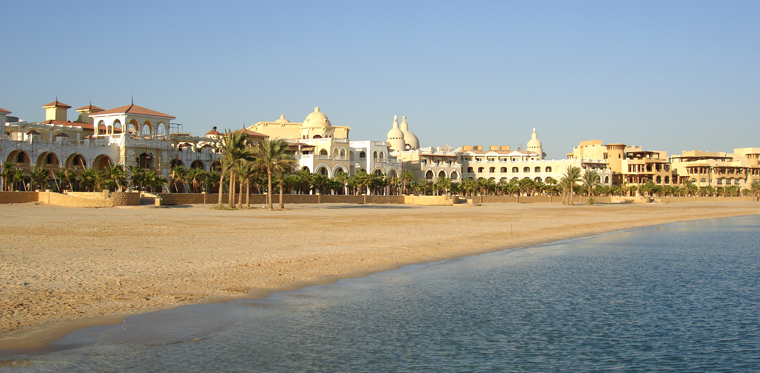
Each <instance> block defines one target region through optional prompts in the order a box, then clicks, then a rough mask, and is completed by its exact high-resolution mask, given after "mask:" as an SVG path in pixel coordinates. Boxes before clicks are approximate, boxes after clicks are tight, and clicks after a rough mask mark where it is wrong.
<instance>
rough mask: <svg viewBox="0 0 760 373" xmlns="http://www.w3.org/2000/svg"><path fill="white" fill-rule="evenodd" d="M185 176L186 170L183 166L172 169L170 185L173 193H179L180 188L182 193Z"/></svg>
mask: <svg viewBox="0 0 760 373" xmlns="http://www.w3.org/2000/svg"><path fill="white" fill-rule="evenodd" d="M187 175H188V170H187V169H186V168H185V166H174V167H172V175H171V183H172V184H173V185H174V191H175V192H177V193H179V192H180V191H179V188H182V191H183V192H184V190H185V180H186V179H187Z"/></svg>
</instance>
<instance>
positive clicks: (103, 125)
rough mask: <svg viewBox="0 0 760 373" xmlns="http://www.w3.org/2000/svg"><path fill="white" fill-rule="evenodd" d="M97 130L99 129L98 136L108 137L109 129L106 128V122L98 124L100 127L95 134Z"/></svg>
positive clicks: (97, 127)
mask: <svg viewBox="0 0 760 373" xmlns="http://www.w3.org/2000/svg"><path fill="white" fill-rule="evenodd" d="M101 127H102V128H101ZM95 129H97V131H98V135H108V127H106V122H105V121H102V120H101V121H100V122H98V125H97V126H96V127H95V128H94V129H93V132H95Z"/></svg>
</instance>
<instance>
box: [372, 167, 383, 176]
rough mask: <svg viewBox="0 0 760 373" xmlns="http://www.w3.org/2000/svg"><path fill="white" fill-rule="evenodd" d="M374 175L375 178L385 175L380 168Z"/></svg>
mask: <svg viewBox="0 0 760 373" xmlns="http://www.w3.org/2000/svg"><path fill="white" fill-rule="evenodd" d="M372 173H374V174H375V176H383V175H384V174H383V170H382V169H380V168H376V169H375V171H373V172H372Z"/></svg>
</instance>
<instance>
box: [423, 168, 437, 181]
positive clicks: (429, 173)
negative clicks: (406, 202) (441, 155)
mask: <svg viewBox="0 0 760 373" xmlns="http://www.w3.org/2000/svg"><path fill="white" fill-rule="evenodd" d="M433 177H435V174H434V173H433V171H431V170H427V172H425V179H427V180H433Z"/></svg>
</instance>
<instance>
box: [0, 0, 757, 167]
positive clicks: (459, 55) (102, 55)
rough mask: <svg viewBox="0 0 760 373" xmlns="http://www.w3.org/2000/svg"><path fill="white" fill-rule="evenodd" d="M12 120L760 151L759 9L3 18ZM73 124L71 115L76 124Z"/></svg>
mask: <svg viewBox="0 0 760 373" xmlns="http://www.w3.org/2000/svg"><path fill="white" fill-rule="evenodd" d="M2 8H3V18H4V21H3V24H4V25H3V26H4V27H3V30H2V31H0V47H2V52H1V53H2V55H3V58H2V62H0V77H2V82H1V83H0V84H2V87H3V89H2V93H0V107H2V108H4V109H7V110H10V111H12V112H13V114H12V115H17V116H19V117H21V118H22V119H26V120H29V121H41V120H43V119H44V110H43V109H42V108H41V107H40V106H41V105H43V104H45V103H48V102H50V101H53V100H54V99H55V97H56V96H58V99H59V100H60V101H62V102H64V103H67V104H69V105H72V106H73V107H74V108H77V107H80V106H84V105H86V104H87V103H88V102H90V101H92V103H93V104H94V105H97V106H100V107H102V108H104V109H110V108H114V107H117V106H121V105H126V104H129V102H130V99H131V97H132V96H133V95H134V100H135V104H137V105H141V106H145V107H148V108H150V109H153V110H157V111H161V112H164V113H168V114H171V115H174V116H176V117H177V119H176V122H178V123H183V124H184V125H185V130H186V131H190V132H192V133H193V134H197V135H199V134H203V133H205V132H207V131H208V130H209V129H210V128H211V127H212V126H218V127H219V128H220V129H224V128H233V129H234V128H240V127H241V126H242V125H243V124H244V123H245V124H246V125H250V124H253V123H255V122H258V121H263V120H275V119H277V118H278V117H279V115H280V114H285V115H286V117H287V118H288V119H290V120H291V121H299V122H300V121H303V119H304V118H305V117H306V115H308V114H309V113H310V112H311V111H312V110H313V108H314V106H319V107H321V108H322V111H323V112H324V113H325V114H327V116H328V117H329V118H330V120H331V121H332V123H333V124H334V125H348V126H350V127H352V128H353V129H352V131H351V138H352V139H353V140H366V139H372V140H384V139H385V136H386V133H387V132H388V130H389V129H390V128H391V124H392V122H393V116H394V115H399V116H404V115H405V116H407V117H408V118H409V119H408V120H409V124H410V130H411V131H413V132H414V133H415V134H416V135H417V137H419V139H420V142H421V145H422V146H438V145H442V144H444V143H447V144H449V145H452V146H461V145H467V144H481V145H496V144H504V145H511V146H512V147H513V148H516V147H517V146H518V145H520V144H522V145H523V146H524V145H525V144H526V143H527V141H528V140H529V139H530V133H531V130H532V128H534V127H535V128H537V130H538V133H539V138H540V139H541V140H542V141H543V144H544V149H545V151H546V153H547V155H548V156H549V157H550V158H564V154H565V153H567V152H569V151H572V147H573V146H575V145H577V144H578V142H579V141H581V140H589V139H600V140H603V141H604V142H605V143H607V142H623V143H626V144H630V145H640V146H643V147H644V148H645V149H649V150H667V151H668V154H672V153H674V152H676V153H680V152H681V151H682V150H692V149H698V150H711V151H729V152H730V151H732V150H733V149H734V148H738V147H750V146H754V147H760V136H758V128H760V1H630V2H625V1H519V2H511V1H493V2H488V1H468V2H464V1H461V2H447V1H428V2H418V1H398V2H393V1H381V2H366V1H346V2H327V1H315V2H300V1H266V2H263V1H262V2H255V1H240V2H225V1H217V2H208V1H181V2H180V1H176V2H174V1H146V2H142V1H126V2H101V1H92V2H79V1H47V2H43V1H4V2H3V7H2ZM74 114H76V113H75V112H74V111H73V110H70V113H69V118H70V119H71V118H72V117H74Z"/></svg>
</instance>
